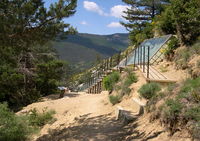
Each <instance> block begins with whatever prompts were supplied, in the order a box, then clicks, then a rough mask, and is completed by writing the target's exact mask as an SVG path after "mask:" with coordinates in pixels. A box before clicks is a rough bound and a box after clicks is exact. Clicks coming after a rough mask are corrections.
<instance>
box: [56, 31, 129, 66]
mask: <svg viewBox="0 0 200 141" xmlns="http://www.w3.org/2000/svg"><path fill="white" fill-rule="evenodd" d="M128 44H129V41H128V34H122V33H117V34H112V35H95V34H85V33H78V34H76V35H71V36H69V37H68V38H67V39H64V40H60V41H56V42H53V47H54V48H55V49H56V50H57V52H58V54H59V57H60V59H62V60H66V61H68V62H70V63H72V64H75V65H76V66H79V67H90V66H91V63H92V62H94V61H95V59H96V57H97V55H98V56H100V57H101V58H106V57H109V56H112V55H113V54H115V53H117V52H118V51H119V50H124V49H126V48H127V47H128Z"/></svg>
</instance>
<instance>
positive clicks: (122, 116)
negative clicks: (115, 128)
mask: <svg viewBox="0 0 200 141" xmlns="http://www.w3.org/2000/svg"><path fill="white" fill-rule="evenodd" d="M115 114H116V120H119V121H121V122H122V123H123V124H124V125H127V124H129V123H130V122H133V121H135V120H136V119H137V117H138V116H137V113H133V112H131V111H129V110H125V109H123V108H122V107H121V106H117V107H116V111H115Z"/></svg>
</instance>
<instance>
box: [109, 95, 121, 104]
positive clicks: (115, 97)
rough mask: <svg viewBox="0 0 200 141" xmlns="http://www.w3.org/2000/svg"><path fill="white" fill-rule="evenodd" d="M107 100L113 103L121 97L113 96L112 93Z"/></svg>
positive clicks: (117, 101)
mask: <svg viewBox="0 0 200 141" xmlns="http://www.w3.org/2000/svg"><path fill="white" fill-rule="evenodd" d="M109 100H110V103H112V104H113V105H115V104H117V103H119V102H120V101H121V97H119V96H118V95H116V96H114V95H110V96H109Z"/></svg>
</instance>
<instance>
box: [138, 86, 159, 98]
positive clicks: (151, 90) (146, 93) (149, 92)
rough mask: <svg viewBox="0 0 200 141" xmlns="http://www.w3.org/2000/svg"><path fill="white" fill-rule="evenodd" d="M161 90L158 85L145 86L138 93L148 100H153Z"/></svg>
mask: <svg viewBox="0 0 200 141" xmlns="http://www.w3.org/2000/svg"><path fill="white" fill-rule="evenodd" d="M160 90H161V88H160V85H159V84H157V83H147V84H144V85H143V86H142V87H141V88H140V89H139V90H138V92H139V93H140V95H141V96H142V97H144V98H146V99H151V98H152V97H154V96H155V95H156V94H157V93H158V92H159V91H160Z"/></svg>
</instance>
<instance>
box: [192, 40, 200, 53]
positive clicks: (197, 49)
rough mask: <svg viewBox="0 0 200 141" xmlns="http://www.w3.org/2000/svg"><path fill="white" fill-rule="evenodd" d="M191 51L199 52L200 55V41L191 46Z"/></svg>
mask: <svg viewBox="0 0 200 141" xmlns="http://www.w3.org/2000/svg"><path fill="white" fill-rule="evenodd" d="M190 51H191V53H192V54H199V55H200V41H198V42H197V43H195V44H194V45H193V46H192V47H191V48H190Z"/></svg>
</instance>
